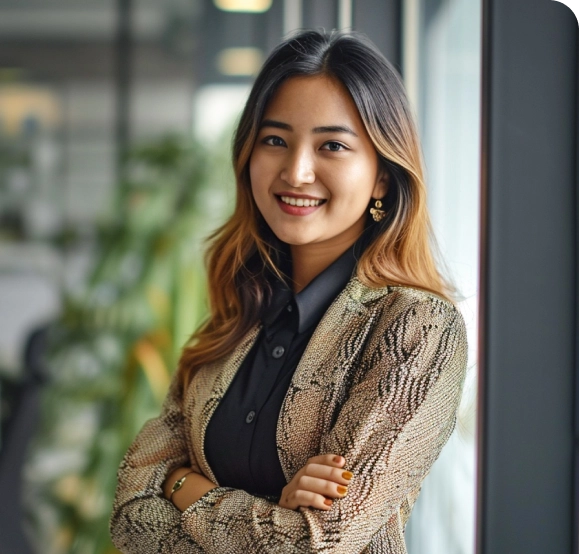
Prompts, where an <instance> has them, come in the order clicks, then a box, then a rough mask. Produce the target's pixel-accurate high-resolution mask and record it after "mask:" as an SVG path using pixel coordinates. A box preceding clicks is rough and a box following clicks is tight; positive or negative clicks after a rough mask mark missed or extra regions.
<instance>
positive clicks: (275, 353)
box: [271, 346, 285, 358]
mask: <svg viewBox="0 0 579 554" xmlns="http://www.w3.org/2000/svg"><path fill="white" fill-rule="evenodd" d="M284 352H285V348H284V347H283V346H276V347H275V348H274V349H273V351H272V353H271V355H272V356H273V357H274V358H281V357H282V356H283V354H284Z"/></svg>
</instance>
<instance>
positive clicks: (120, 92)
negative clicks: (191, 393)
mask: <svg viewBox="0 0 579 554" xmlns="http://www.w3.org/2000/svg"><path fill="white" fill-rule="evenodd" d="M480 12H481V7H480V4H479V1H478V0H164V1H163V2H159V1H154V0H0V399H1V404H0V552H1V553H2V554H14V553H15V554H27V553H43V554H64V553H74V554H104V553H113V552H116V550H115V549H114V547H113V546H112V544H111V543H110V540H109V538H108V517H109V514H110V509H111V503H112V497H113V493H114V487H115V480H116V469H117V466H118V464H119V462H120V460H121V458H122V456H123V454H124V452H125V450H126V448H127V446H128V444H129V443H130V442H131V441H132V439H133V438H134V435H135V434H136V432H137V431H138V429H139V428H140V427H141V426H142V424H143V423H144V421H145V420H146V419H148V418H150V417H153V416H155V415H156V414H157V413H158V411H159V409H160V405H161V402H162V399H163V397H164V395H165V392H166V389H167V385H168V382H169V379H170V376H171V374H172V372H173V370H174V368H175V363H176V359H177V357H178V354H179V350H180V348H181V347H182V345H183V344H184V342H185V341H186V340H187V338H188V337H189V335H190V334H191V333H192V331H193V330H194V328H195V327H196V326H197V324H198V323H199V322H200V321H201V320H202V318H203V317H204V315H205V313H206V301H205V285H204V272H203V263H202V257H203V238H204V237H205V236H207V234H208V233H210V232H211V230H212V229H214V228H215V227H217V226H218V225H219V224H220V223H222V222H223V221H224V219H225V218H226V217H227V216H228V215H229V213H230V210H231V207H232V203H233V201H234V185H233V178H232V172H231V168H230V162H229V159H230V145H231V132H232V129H233V127H234V125H235V121H236V118H237V117H238V115H239V112H240V110H241V108H242V106H243V103H244V101H245V98H246V95H247V93H248V90H249V87H250V86H251V83H252V79H253V76H254V75H255V73H256V72H257V70H258V69H259V67H260V64H261V63H262V61H263V60H264V58H265V56H267V54H268V53H269V51H270V50H271V49H272V48H273V47H274V46H275V45H276V44H277V43H278V42H279V41H280V40H281V39H282V38H283V37H284V36H285V35H286V34H287V33H289V32H291V31H293V30H296V29H299V28H319V27H323V28H325V29H326V30H329V29H333V28H341V29H350V28H353V29H356V30H358V31H361V32H364V33H366V34H367V35H368V36H369V37H370V38H371V39H372V40H373V41H374V43H375V44H376V45H377V46H378V47H379V48H380V49H381V50H382V52H383V53H384V54H385V55H386V57H387V58H388V59H389V60H390V61H391V62H392V63H393V64H394V66H395V67H396V68H397V69H398V70H399V72H400V73H401V75H402V76H403V79H404V81H405V84H406V87H407V90H408V94H409V96H410V99H411V101H412V104H413V107H414V110H415V113H416V117H417V121H418V124H419V128H420V133H421V137H422V140H423V151H424V156H425V160H426V172H427V182H428V185H429V194H430V198H429V202H430V208H431V213H432V217H433V221H434V226H435V230H436V234H437V237H438V240H439V243H440V247H441V250H442V253H443V255H444V258H445V260H446V263H447V265H448V268H449V270H450V272H451V274H452V276H453V277H454V279H455V281H456V283H457V284H458V286H459V289H460V291H461V293H462V296H463V298H464V300H463V301H462V302H461V303H460V306H461V309H462V311H463V314H464V317H465V320H466V322H467V325H468V332H469V342H470V345H471V352H470V363H469V373H468V376H467V382H466V388H465V395H464V399H463V402H462V405H461V408H460V411H459V419H458V424H457V428H456V430H455V432H454V434H453V436H452V437H451V439H450V441H449V444H448V445H447V447H446V448H445V449H444V451H443V453H442V455H441V457H440V458H439V460H438V461H437V462H436V464H435V466H434V467H433V470H432V472H431V473H430V475H429V476H428V478H427V480H426V481H425V483H424V486H423V490H422V493H421V496H420V497H419V500H418V503H417V505H416V506H415V509H414V511H413V514H412V516H411V518H410V522H409V524H408V527H407V531H406V536H407V544H408V549H409V552H410V553H411V554H425V553H426V554H470V553H472V552H474V508H475V469H474V468H475V421H476V414H475V396H476V390H475V387H476V367H475V364H474V360H475V359H476V352H475V346H476V333H477V329H476V320H477V314H476V307H477V295H478V290H477V276H478V266H477V264H478V255H479V252H478V228H479V223H478V214H479V205H478V203H479V165H480V161H479V151H480V147H479V135H480V129H479V124H480V121H479V120H480V97H479V91H480V57H481V53H480V27H481V21H480Z"/></svg>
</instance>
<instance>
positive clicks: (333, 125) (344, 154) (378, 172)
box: [249, 75, 388, 292]
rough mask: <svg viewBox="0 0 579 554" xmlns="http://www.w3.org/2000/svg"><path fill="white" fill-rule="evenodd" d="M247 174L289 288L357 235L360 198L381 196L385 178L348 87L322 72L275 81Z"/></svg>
mask: <svg viewBox="0 0 579 554" xmlns="http://www.w3.org/2000/svg"><path fill="white" fill-rule="evenodd" d="M274 132H275V133H274ZM249 173H250V181H251V190H252V192H253V197H254V199H255V203H256V205H257V207H258V209H259V211H260V213H261V215H262V216H263V218H264V219H265V221H266V223H267V224H268V225H269V227H270V229H271V230H272V231H273V233H274V235H275V236H276V237H277V238H278V239H280V240H281V241H283V242H284V243H286V244H288V245H289V246H290V251H291V257H292V261H293V269H294V273H293V276H292V277H293V281H294V288H295V290H296V292H299V291H300V290H302V289H303V288H305V287H306V286H307V285H308V283H309V282H310V281H311V280H312V279H313V278H314V277H315V276H316V275H318V274H319V273H321V272H322V271H323V270H324V269H325V268H326V267H327V266H329V265H330V264H331V263H332V262H333V261H334V260H335V259H337V258H338V257H339V256H340V254H342V253H343V252H344V251H345V250H346V249H347V248H349V247H350V246H351V245H352V244H354V242H355V241H356V239H357V238H358V237H360V235H361V234H362V232H363V231H364V228H365V226H366V223H367V207H368V203H369V202H370V199H371V198H374V199H381V198H383V197H384V196H385V195H386V190H387V181H388V175H387V173H386V171H385V169H384V168H380V162H379V158H378V154H377V152H376V149H375V148H374V145H373V144H372V141H371V139H370V137H369V136H368V133H367V132H366V129H365V128H364V124H363V122H362V120H361V118H360V114H359V113H358V110H357V108H356V105H355V104H354V102H353V100H352V97H351V96H350V94H349V93H348V90H347V89H346V88H345V87H344V86H343V85H342V84H341V83H340V82H339V81H337V80H336V79H332V78H331V77H328V76H325V75H317V76H311V77H294V78H292V79H289V80H288V81H286V82H285V83H283V84H282V85H281V86H280V88H279V90H278V91H277V93H276V95H275V97H274V98H273V100H272V101H271V102H270V104H269V105H268V107H267V110H266V112H265V114H264V120H263V122H262V123H261V125H260V131H259V134H258V136H257V140H256V142H255V145H254V147H253V151H252V153H251V158H250V163H249Z"/></svg>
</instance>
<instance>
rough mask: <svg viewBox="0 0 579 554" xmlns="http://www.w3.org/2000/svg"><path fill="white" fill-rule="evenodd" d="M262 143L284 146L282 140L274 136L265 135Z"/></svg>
mask: <svg viewBox="0 0 579 554" xmlns="http://www.w3.org/2000/svg"><path fill="white" fill-rule="evenodd" d="M263 143H264V144H269V145H270V146H285V142H284V140H283V139H282V138H280V137H276V136H271V137H265V138H264V139H263Z"/></svg>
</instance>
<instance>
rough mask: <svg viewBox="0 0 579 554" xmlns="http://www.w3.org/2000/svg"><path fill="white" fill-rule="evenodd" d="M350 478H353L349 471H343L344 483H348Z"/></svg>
mask: <svg viewBox="0 0 579 554" xmlns="http://www.w3.org/2000/svg"><path fill="white" fill-rule="evenodd" d="M352 477H354V474H353V473H352V472H351V471H344V473H342V478H343V479H346V481H349V480H350V479H351V478H352Z"/></svg>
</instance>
